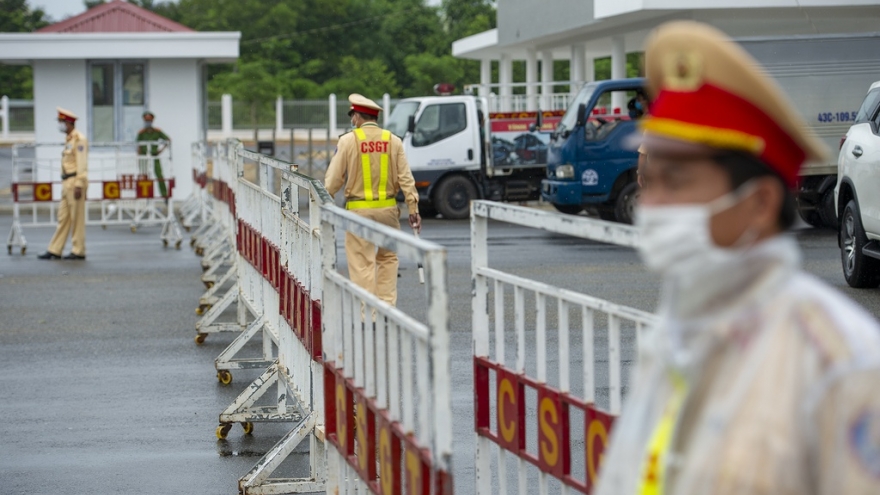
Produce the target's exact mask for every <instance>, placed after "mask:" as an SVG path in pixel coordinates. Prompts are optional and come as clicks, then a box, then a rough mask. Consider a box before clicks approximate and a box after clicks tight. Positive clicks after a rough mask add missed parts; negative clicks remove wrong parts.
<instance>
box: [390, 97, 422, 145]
mask: <svg viewBox="0 0 880 495" xmlns="http://www.w3.org/2000/svg"><path fill="white" fill-rule="evenodd" d="M418 109H419V102H417V101H402V102H400V103H398V104H397V105H396V106H395V107H394V110H392V111H391V115H389V116H388V124H386V125H385V128H386V129H388V130H389V131H391V132H393V133H394V134H395V135H396V136H397V137H400V138H402V137H403V135H404V134H406V127H407V124H408V123H409V118H410V116H412V115H415V114H416V110H418Z"/></svg>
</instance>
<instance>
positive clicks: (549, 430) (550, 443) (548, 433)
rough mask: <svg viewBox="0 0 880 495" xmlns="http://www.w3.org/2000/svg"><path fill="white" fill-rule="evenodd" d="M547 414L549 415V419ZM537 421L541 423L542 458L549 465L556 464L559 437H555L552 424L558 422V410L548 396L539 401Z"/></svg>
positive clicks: (557, 461)
mask: <svg viewBox="0 0 880 495" xmlns="http://www.w3.org/2000/svg"><path fill="white" fill-rule="evenodd" d="M548 416H549V417H550V419H549V421H548ZM538 422H539V423H540V425H541V432H542V433H543V434H544V439H543V440H541V454H542V458H543V459H544V461H545V462H547V464H548V465H550V466H551V467H552V466H556V464H558V463H559V439H558V438H556V430H554V429H553V426H552V425H555V424H556V423H558V422H559V411H558V410H557V409H556V404H554V403H553V400H551V399H550V398H549V397H545V398H544V400H542V401H541V406H540V408H539V410H538Z"/></svg>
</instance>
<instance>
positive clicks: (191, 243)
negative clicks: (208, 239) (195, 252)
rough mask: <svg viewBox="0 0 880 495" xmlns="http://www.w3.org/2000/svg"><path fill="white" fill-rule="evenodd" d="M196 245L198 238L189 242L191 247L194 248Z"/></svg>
mask: <svg viewBox="0 0 880 495" xmlns="http://www.w3.org/2000/svg"><path fill="white" fill-rule="evenodd" d="M195 245H196V238H195V237H193V238H192V239H190V240H189V247H193V246H195Z"/></svg>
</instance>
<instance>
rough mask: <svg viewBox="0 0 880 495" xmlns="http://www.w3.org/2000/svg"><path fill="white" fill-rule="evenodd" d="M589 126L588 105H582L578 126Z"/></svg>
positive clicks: (580, 106)
mask: <svg viewBox="0 0 880 495" xmlns="http://www.w3.org/2000/svg"><path fill="white" fill-rule="evenodd" d="M586 124H587V105H585V104H584V103H581V104H580V105H578V113H577V125H578V126H584V125H586Z"/></svg>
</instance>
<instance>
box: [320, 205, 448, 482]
mask: <svg viewBox="0 0 880 495" xmlns="http://www.w3.org/2000/svg"><path fill="white" fill-rule="evenodd" d="M321 219H322V224H321V232H322V235H323V247H324V249H323V256H324V263H323V265H324V300H323V308H324V312H323V314H324V322H323V324H324V366H325V369H326V372H325V376H324V385H325V389H326V390H327V391H328V393H327V395H325V399H326V406H325V410H326V417H327V425H326V427H327V438H328V439H329V440H330V441H331V442H332V443H333V444H334V446H335V449H329V450H328V461H329V465H328V469H329V473H328V474H329V478H328V485H327V492H328V493H355V492H357V493H364V490H372V491H373V492H375V493H395V491H394V487H395V486H397V487H401V486H405V485H406V486H409V487H410V488H409V491H408V493H418V494H433V493H451V491H452V477H451V472H452V471H451V468H452V466H451V457H452V410H451V400H450V382H451V381H450V368H449V366H450V356H449V328H448V318H449V314H448V295H447V289H446V252H445V250H444V249H443V248H442V247H440V246H438V245H437V244H434V243H431V242H427V241H423V240H419V239H416V238H414V237H412V236H409V235H405V234H403V233H402V232H400V231H399V230H397V229H392V228H390V227H387V226H384V225H380V224H377V223H375V222H372V221H370V220H367V219H365V218H363V217H361V216H358V215H356V214H354V213H351V212H348V211H345V210H343V209H341V208H338V207H336V206H332V205H326V206H324V207H323V209H322V213H321ZM336 229H339V230H344V231H346V232H348V233H351V234H354V235H357V236H359V237H361V238H363V239H366V240H367V241H369V242H372V243H374V244H376V245H377V246H381V247H385V248H387V249H391V250H394V251H396V252H397V254H398V255H400V256H401V257H403V258H406V259H410V260H417V261H419V262H421V263H422V264H423V265H424V267H425V270H426V285H425V288H426V293H425V297H426V299H425V301H426V305H427V311H426V315H425V317H424V323H423V322H422V319H421V318H420V317H417V316H414V315H408V314H406V313H404V312H403V311H401V310H400V309H398V308H395V307H393V306H390V305H389V304H387V303H386V302H384V301H382V300H380V299H379V298H377V297H376V296H374V295H373V294H371V293H369V292H367V291H366V290H364V289H362V288H361V287H359V286H357V285H355V284H354V283H352V282H351V281H350V280H348V279H347V278H346V277H343V276H342V275H340V274H339V273H338V272H337V271H336V249H335V247H336V236H335V231H336ZM331 394H332V395H331Z"/></svg>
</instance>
